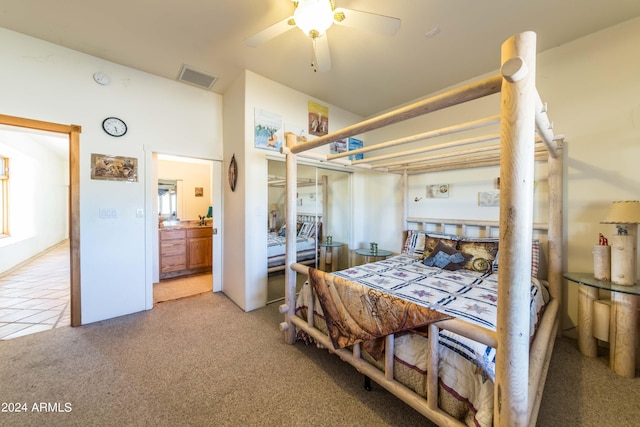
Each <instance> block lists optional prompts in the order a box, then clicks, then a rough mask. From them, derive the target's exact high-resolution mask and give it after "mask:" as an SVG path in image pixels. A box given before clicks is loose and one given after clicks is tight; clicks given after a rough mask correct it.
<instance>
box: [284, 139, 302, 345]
mask: <svg viewBox="0 0 640 427" xmlns="http://www.w3.org/2000/svg"><path fill="white" fill-rule="evenodd" d="M285 140H286V144H287V146H286V149H283V150H282V151H283V152H284V153H285V154H286V169H287V180H286V182H285V194H286V202H285V204H286V210H285V215H286V230H287V231H286V234H285V237H286V241H285V244H286V252H285V259H284V267H285V268H284V282H285V290H284V300H285V303H284V304H283V305H281V306H280V312H281V313H285V322H284V323H281V324H280V329H281V330H282V331H283V332H284V341H285V342H286V343H287V344H293V343H294V342H295V339H296V328H295V326H294V325H293V323H291V318H292V317H293V316H294V315H295V312H296V282H297V280H296V272H295V271H293V270H292V269H291V264H293V263H295V262H296V261H297V260H296V235H297V233H296V230H297V225H296V191H297V190H298V185H297V184H298V160H297V156H296V155H295V154H293V153H291V151H289V149H290V148H291V147H293V146H294V145H295V144H296V136H295V135H294V134H291V133H288V134H287V135H286V136H285Z"/></svg>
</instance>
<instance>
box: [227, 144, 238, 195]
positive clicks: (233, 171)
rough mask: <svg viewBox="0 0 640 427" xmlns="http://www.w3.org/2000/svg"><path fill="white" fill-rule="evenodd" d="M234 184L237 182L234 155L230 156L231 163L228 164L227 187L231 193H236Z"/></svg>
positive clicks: (236, 165) (236, 166)
mask: <svg viewBox="0 0 640 427" xmlns="http://www.w3.org/2000/svg"><path fill="white" fill-rule="evenodd" d="M236 182H238V163H237V162H236V155H235V153H234V154H233V155H232V156H231V162H229V187H230V188H231V191H236Z"/></svg>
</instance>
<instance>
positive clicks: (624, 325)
mask: <svg viewBox="0 0 640 427" xmlns="http://www.w3.org/2000/svg"><path fill="white" fill-rule="evenodd" d="M637 324H638V296H637V295H630V294H624V293H621V292H611V322H610V331H609V346H610V347H609V365H610V367H611V369H612V370H613V372H615V373H616V374H618V375H620V376H623V377H626V378H633V377H635V375H636V345H637V330H636V327H637Z"/></svg>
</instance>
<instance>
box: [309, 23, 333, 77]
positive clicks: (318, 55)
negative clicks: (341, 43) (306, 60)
mask: <svg viewBox="0 0 640 427" xmlns="http://www.w3.org/2000/svg"><path fill="white" fill-rule="evenodd" d="M313 56H314V61H313V62H314V63H313V69H314V70H315V71H319V72H321V73H325V72H327V71H329V70H331V53H330V52H329V39H328V38H327V34H326V33H325V34H324V35H323V36H320V37H316V38H315V39H313Z"/></svg>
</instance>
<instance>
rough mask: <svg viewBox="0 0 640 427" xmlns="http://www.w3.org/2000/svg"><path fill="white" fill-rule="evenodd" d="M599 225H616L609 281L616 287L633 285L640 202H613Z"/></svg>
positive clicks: (611, 240)
mask: <svg viewBox="0 0 640 427" xmlns="http://www.w3.org/2000/svg"><path fill="white" fill-rule="evenodd" d="M600 223H601V224H616V227H617V230H618V232H617V234H616V235H614V236H612V237H611V239H610V241H609V243H610V244H611V281H612V282H613V283H616V284H618V285H633V284H635V281H636V262H637V254H638V250H637V237H638V223H640V201H637V200H626V201H618V202H613V204H612V205H611V208H610V209H609V212H607V215H605V217H604V219H603V220H602V221H600Z"/></svg>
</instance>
